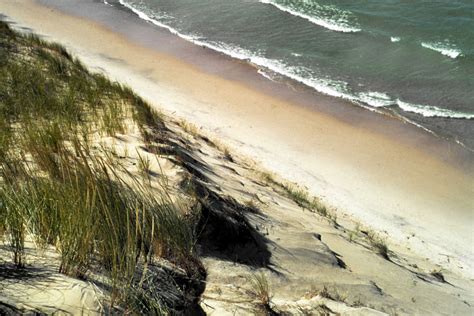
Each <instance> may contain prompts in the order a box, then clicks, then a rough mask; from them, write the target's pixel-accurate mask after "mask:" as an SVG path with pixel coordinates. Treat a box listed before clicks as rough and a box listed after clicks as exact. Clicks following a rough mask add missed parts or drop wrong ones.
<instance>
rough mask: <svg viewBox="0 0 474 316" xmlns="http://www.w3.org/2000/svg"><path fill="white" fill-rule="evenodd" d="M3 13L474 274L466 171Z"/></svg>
mask: <svg viewBox="0 0 474 316" xmlns="http://www.w3.org/2000/svg"><path fill="white" fill-rule="evenodd" d="M0 10H1V12H3V13H4V14H6V15H7V16H8V17H9V18H11V19H13V20H14V21H17V22H19V23H20V24H21V25H24V26H27V27H30V28H32V29H33V30H34V31H35V32H39V33H40V34H45V35H47V36H49V37H50V39H52V40H57V41H59V42H61V43H64V44H65V45H67V46H68V47H69V48H70V49H71V50H72V52H73V53H74V54H76V55H78V56H79V57H80V58H81V59H82V60H84V61H85V62H86V64H87V65H89V66H92V67H95V68H97V69H102V70H104V71H105V72H106V73H107V74H108V75H109V76H110V77H111V78H113V79H117V80H119V81H121V82H125V83H127V84H129V85H130V86H131V87H132V88H133V89H135V90H136V91H137V92H139V93H140V94H141V95H142V96H144V97H145V98H146V99H148V100H150V101H151V103H152V104H154V105H155V106H157V108H159V109H164V110H165V111H167V112H168V113H173V114H175V115H176V116H180V117H184V118H186V119H188V120H189V121H191V122H194V123H196V124H198V125H201V126H204V129H206V130H208V131H210V132H212V133H214V134H216V135H217V136H219V138H221V139H222V140H224V141H226V142H228V143H230V144H231V145H233V147H235V148H237V149H238V150H239V151H240V152H242V153H244V154H248V155H249V156H251V157H253V158H255V159H257V160H258V161H260V162H261V163H262V165H263V166H265V167H267V168H269V169H271V170H273V171H276V172H278V173H280V174H281V175H283V176H284V177H286V178H289V179H291V180H294V181H297V182H299V183H302V184H304V185H306V186H307V187H308V189H309V190H310V191H311V192H313V193H315V194H316V195H318V196H322V197H323V198H324V199H325V201H327V202H328V203H330V204H331V205H334V206H336V207H338V208H339V209H340V210H342V211H344V212H346V213H349V214H353V215H354V216H355V217H356V218H359V219H360V220H361V221H363V222H364V223H368V224H370V225H371V226H373V227H375V228H376V229H380V230H386V231H387V232H388V234H389V235H390V237H391V238H392V239H393V240H394V241H397V242H399V243H401V244H403V245H406V246H407V247H411V248H412V249H416V251H418V252H419V253H421V254H423V255H425V256H427V257H430V258H431V259H432V260H433V261H434V262H436V263H439V264H441V265H442V266H443V267H446V268H449V269H453V270H455V271H458V272H460V273H465V274H467V275H470V276H472V275H474V273H473V266H472V264H470V262H474V261H473V260H472V259H473V258H474V254H473V252H474V251H473V249H472V244H473V233H472V231H473V229H472V223H473V222H474V221H473V203H474V201H473V196H474V185H473V177H472V168H469V172H466V170H464V171H463V170H460V169H457V168H455V167H453V166H452V165H450V164H448V163H445V162H442V161H441V160H439V159H436V158H433V156H432V155H428V154H427V153H425V152H424V151H422V150H419V149H417V148H416V145H417V143H416V141H413V142H403V143H402V142H401V141H398V140H395V139H394V138H392V137H389V136H387V135H383V134H381V133H375V132H373V131H371V130H368V129H365V128H363V127H360V126H354V125H352V124H348V123H346V122H343V121H341V120H338V119H336V118H334V117H332V116H330V115H326V114H323V113H320V112H316V111H312V110H310V109H308V108H305V107H300V106H295V105H294V104H292V103H290V102H288V101H284V100H283V99H281V98H276V97H272V96H270V95H267V94H264V93H262V92H260V91H258V90H256V89H253V88H252V87H250V86H247V85H244V84H242V83H239V82H235V81H231V80H228V79H223V78H221V77H218V76H215V75H211V74H208V73H206V72H203V71H202V70H200V69H198V68H197V67H194V66H192V65H189V64H188V63H185V62H183V61H181V60H179V59H177V58H175V57H173V56H171V55H168V54H162V53H158V52H156V51H154V50H151V49H148V48H145V47H143V46H140V45H138V44H136V43H134V42H133V41H131V40H129V39H127V38H125V37H123V36H120V35H118V34H116V33H114V32H112V31H110V30H108V29H107V28H105V27H104V26H103V25H101V24H98V23H94V22H91V21H88V20H85V19H81V18H77V17H71V16H68V15H65V14H62V13H60V12H59V11H57V10H55V9H51V8H46V7H42V6H39V5H36V4H34V3H33V2H31V1H26V0H25V1H23V0H22V1H3V2H1V3H0ZM400 124H401V123H400ZM400 129H402V127H400ZM420 137H421V136H420ZM423 137H425V136H423ZM423 137H421V138H423ZM471 167H472V165H471ZM412 234H414V235H415V237H413V238H409V239H407V237H409V236H411V235H412ZM446 255H449V256H450V257H451V258H450V259H448V257H447V256H446Z"/></svg>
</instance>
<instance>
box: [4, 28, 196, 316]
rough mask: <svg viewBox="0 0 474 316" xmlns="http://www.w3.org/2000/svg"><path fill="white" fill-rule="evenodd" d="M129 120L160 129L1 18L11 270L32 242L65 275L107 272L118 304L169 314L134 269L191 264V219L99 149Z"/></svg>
mask: <svg viewBox="0 0 474 316" xmlns="http://www.w3.org/2000/svg"><path fill="white" fill-rule="evenodd" d="M126 119H131V120H133V121H134V122H135V124H137V125H138V126H139V127H140V128H144V126H146V125H155V124H159V123H160V117H159V115H157V114H156V113H155V112H153V111H152V110H151V108H150V107H149V105H148V104H147V103H146V102H144V101H143V100H142V99H141V98H140V97H138V96H137V95H136V94H135V93H133V91H131V90H130V89H129V88H126V87H123V86H121V85H120V84H117V83H112V82H110V81H109V80H108V79H107V78H106V77H104V76H103V75H99V74H92V73H90V72H88V71H87V70H86V69H85V67H84V66H83V65H82V64H81V63H80V62H79V61H78V60H76V59H74V58H72V56H71V55H70V54H69V53H68V52H67V50H66V49H64V48H63V47H62V46H60V45H57V44H51V43H47V42H44V41H43V40H41V39H39V38H38V37H36V36H34V35H20V34H18V33H16V32H13V31H12V30H11V29H10V28H9V27H8V25H7V24H5V23H3V22H0V234H1V235H2V236H0V237H2V238H3V240H4V242H6V243H7V244H8V245H9V247H10V249H11V253H12V260H13V262H14V264H15V265H17V266H18V267H22V266H24V265H25V260H27V258H25V249H24V247H25V246H24V244H25V239H26V238H27V237H31V238H33V239H34V240H35V244H36V245H38V246H39V247H42V246H43V247H46V246H51V245H52V246H54V247H55V248H56V249H57V251H58V253H59V254H60V258H61V264H60V268H59V270H60V271H59V272H61V273H65V274H67V275H71V276H74V277H79V278H86V277H87V275H88V274H89V273H90V271H91V269H92V268H95V269H96V268H97V267H101V269H102V271H101V272H103V273H104V274H105V275H107V277H108V280H110V283H111V286H112V294H113V295H112V300H113V301H114V300H115V301H116V302H112V303H118V304H121V303H125V304H127V305H129V306H134V304H133V302H138V303H139V304H138V303H137V304H136V305H135V307H136V306H139V307H138V308H139V311H137V310H136V312H144V311H148V312H152V311H153V312H155V313H164V312H165V307H163V306H162V304H161V302H158V301H152V300H151V299H147V295H145V293H142V292H140V290H139V288H137V287H136V286H135V284H134V280H135V279H136V274H137V271H138V267H140V266H141V267H143V265H144V264H146V263H147V262H149V261H150V260H152V259H153V257H154V256H157V255H159V256H164V257H166V258H167V259H170V260H172V261H174V262H176V263H178V264H179V262H183V261H186V260H187V259H188V258H191V257H192V256H193V245H194V244H195V240H194V233H193V230H194V224H195V223H193V222H192V221H191V220H190V219H189V218H188V217H186V216H185V214H184V213H185V212H184V211H183V210H182V209H181V208H180V207H179V206H178V205H177V204H176V203H174V202H173V201H172V200H171V198H170V197H169V194H168V192H166V188H164V187H163V188H162V192H158V193H157V192H156V190H155V191H154V192H151V191H150V190H151V189H150V188H149V187H148V186H145V185H143V183H145V182H144V181H139V180H136V181H130V178H131V177H130V176H129V174H128V171H127V170H126V169H125V168H123V167H121V164H120V163H119V162H117V161H115V159H116V158H114V156H113V155H107V154H104V153H103V152H101V151H99V150H97V149H95V148H94V145H93V144H92V139H93V138H94V137H95V135H108V136H114V135H115V134H117V133H123V132H124V131H125V127H126V123H125V121H126ZM142 165H143V166H142V169H143V171H146V169H147V168H148V164H147V162H146V161H143V162H142ZM143 176H147V175H146V172H143ZM125 179H127V180H125ZM133 298H136V299H137V300H138V298H139V301H137V300H134V299H133Z"/></svg>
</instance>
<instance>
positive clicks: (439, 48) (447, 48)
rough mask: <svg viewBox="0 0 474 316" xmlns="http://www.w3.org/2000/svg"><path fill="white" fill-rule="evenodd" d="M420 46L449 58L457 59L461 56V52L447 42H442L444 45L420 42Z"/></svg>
mask: <svg viewBox="0 0 474 316" xmlns="http://www.w3.org/2000/svg"><path fill="white" fill-rule="evenodd" d="M421 46H423V47H425V48H428V49H431V50H434V51H436V52H438V53H441V54H443V55H445V56H448V57H450V58H457V57H460V56H462V52H461V51H460V50H459V49H457V48H456V47H455V46H454V45H453V44H450V43H449V42H444V43H443V42H435V43H425V42H422V43H421Z"/></svg>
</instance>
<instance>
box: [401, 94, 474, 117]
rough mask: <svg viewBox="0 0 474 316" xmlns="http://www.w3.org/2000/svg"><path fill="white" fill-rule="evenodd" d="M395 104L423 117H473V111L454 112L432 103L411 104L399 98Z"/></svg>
mask: <svg viewBox="0 0 474 316" xmlns="http://www.w3.org/2000/svg"><path fill="white" fill-rule="evenodd" d="M397 105H398V106H399V107H400V108H401V109H402V110H403V111H406V112H412V113H416V114H421V115H423V116H424V117H444V118H455V119H468V120H472V119H474V113H464V112H456V111H452V110H448V109H442V108H439V107H437V106H433V105H421V104H412V103H407V102H403V101H401V100H400V99H398V100H397Z"/></svg>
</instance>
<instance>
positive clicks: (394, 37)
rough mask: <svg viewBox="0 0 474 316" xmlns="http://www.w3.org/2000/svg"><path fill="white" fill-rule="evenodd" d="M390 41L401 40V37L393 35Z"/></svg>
mask: <svg viewBox="0 0 474 316" xmlns="http://www.w3.org/2000/svg"><path fill="white" fill-rule="evenodd" d="M390 41H391V42H392V43H396V42H400V37H397V36H392V37H390Z"/></svg>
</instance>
